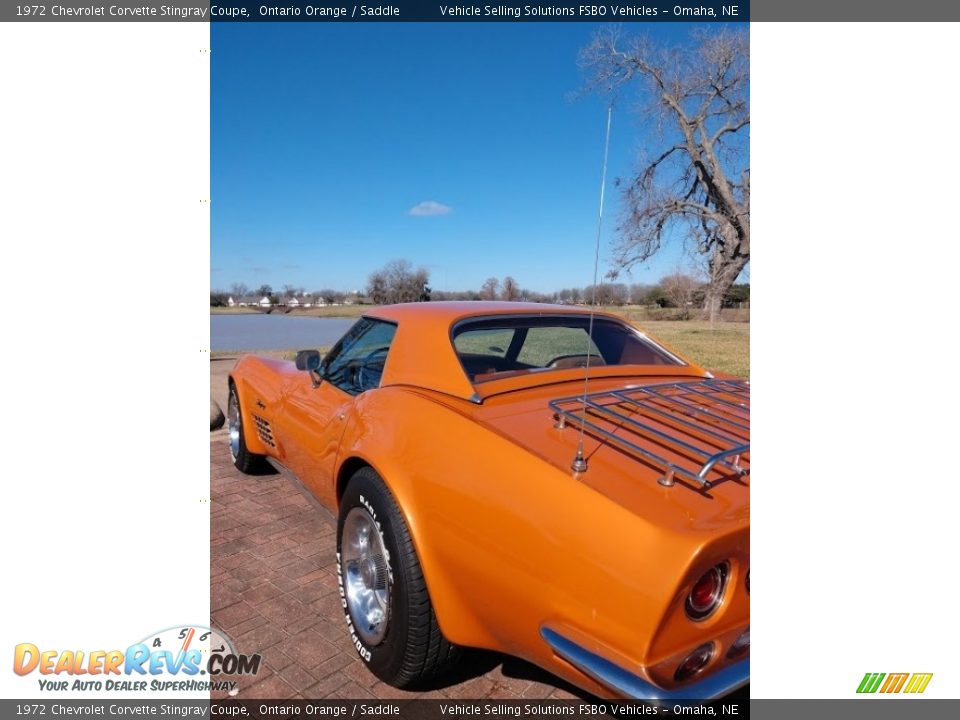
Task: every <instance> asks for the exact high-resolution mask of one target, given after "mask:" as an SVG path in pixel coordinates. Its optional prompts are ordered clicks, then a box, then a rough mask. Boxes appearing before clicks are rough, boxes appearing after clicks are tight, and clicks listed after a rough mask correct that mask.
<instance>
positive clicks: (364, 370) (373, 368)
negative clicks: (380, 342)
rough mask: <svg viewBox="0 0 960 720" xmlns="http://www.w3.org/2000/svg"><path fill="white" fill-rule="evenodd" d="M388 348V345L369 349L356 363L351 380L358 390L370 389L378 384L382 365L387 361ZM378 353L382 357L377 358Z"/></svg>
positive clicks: (381, 375) (381, 374)
mask: <svg viewBox="0 0 960 720" xmlns="http://www.w3.org/2000/svg"><path fill="white" fill-rule="evenodd" d="M389 350H390V348H388V347H380V348H376V349H374V350H371V351H370V352H368V353H367V354H366V355H364V356H363V358H361V359H360V361H359V362H358V363H357V365H356V374H355V375H354V378H353V381H354V384H356V386H357V387H358V388H360V390H370V389H371V388H375V387H377V386H378V385H379V384H380V379H381V378H382V377H383V367H384V364H385V363H386V361H387V352H388V351H389ZM380 355H382V356H383V357H382V358H379V359H378V356H380Z"/></svg>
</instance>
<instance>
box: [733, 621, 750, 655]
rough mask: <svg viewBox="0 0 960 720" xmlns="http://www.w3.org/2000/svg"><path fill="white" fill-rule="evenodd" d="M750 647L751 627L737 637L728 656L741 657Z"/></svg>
mask: <svg viewBox="0 0 960 720" xmlns="http://www.w3.org/2000/svg"><path fill="white" fill-rule="evenodd" d="M749 649H750V628H747V629H746V630H744V631H743V633H741V635H740V637H738V638H737V639H736V641H735V642H734V643H733V645H731V646H730V649H729V650H728V651H727V657H728V658H735V657H740V656H741V655H743V654H745V653H746V652H747V650H749Z"/></svg>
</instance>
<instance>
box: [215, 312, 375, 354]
mask: <svg viewBox="0 0 960 720" xmlns="http://www.w3.org/2000/svg"><path fill="white" fill-rule="evenodd" d="M356 321H357V318H317V317H302V316H292V317H291V316H289V315H274V314H272V313H271V314H270V315H265V314H262V313H257V314H255V315H252V314H251V315H211V316H210V349H211V350H308V349H312V348H319V347H329V346H330V345H333V344H334V343H335V342H336V341H337V340H339V339H340V336H341V335H343V334H344V333H345V332H346V331H347V330H348V329H349V328H350V326H351V325H353V324H354V323H355V322H356Z"/></svg>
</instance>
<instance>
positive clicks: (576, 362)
mask: <svg viewBox="0 0 960 720" xmlns="http://www.w3.org/2000/svg"><path fill="white" fill-rule="evenodd" d="M589 329H590V318H589V317H587V316H584V315H575V316H546V317H543V316H539V317H498V318H486V319H483V320H469V321H466V322H462V323H460V324H458V325H457V326H456V327H455V328H454V330H453V345H454V347H455V348H456V351H457V355H458V357H459V358H460V362H461V364H462V365H463V369H464V370H465V371H466V373H467V375H468V376H469V377H470V380H471V381H472V382H485V381H487V380H497V379H500V378H502V377H508V376H509V375H513V374H520V373H528V372H533V371H543V370H559V369H569V368H580V367H586V366H587V364H588V363H589V365H590V366H591V367H595V366H599V365H673V366H677V365H684V364H685V363H684V362H683V361H682V360H680V359H679V358H678V357H676V356H675V355H673V354H671V353H670V352H668V351H667V350H665V349H664V348H662V347H660V346H659V345H657V344H655V343H654V342H653V341H651V340H650V339H648V338H646V337H644V336H643V335H641V334H640V333H638V332H637V331H636V330H634V329H633V328H632V327H630V326H629V325H626V324H625V323H621V322H617V321H616V320H611V319H610V318H603V317H595V318H594V319H593V332H592V335H591V334H588V333H589Z"/></svg>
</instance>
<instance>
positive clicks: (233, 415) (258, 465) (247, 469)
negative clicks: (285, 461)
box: [227, 383, 267, 475]
mask: <svg viewBox="0 0 960 720" xmlns="http://www.w3.org/2000/svg"><path fill="white" fill-rule="evenodd" d="M227 437H228V438H229V443H230V457H231V458H232V459H233V464H234V465H235V466H236V468H237V470H239V471H240V472H242V473H245V474H247V475H260V474H262V473H263V472H264V471H265V470H266V468H267V461H266V458H265V457H264V456H263V455H257V454H256V453H252V452H250V451H249V450H247V441H246V438H245V437H244V431H243V413H242V412H240V398H239V396H238V395H237V388H236V386H235V385H234V384H233V383H230V399H229V400H228V401H227Z"/></svg>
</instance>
